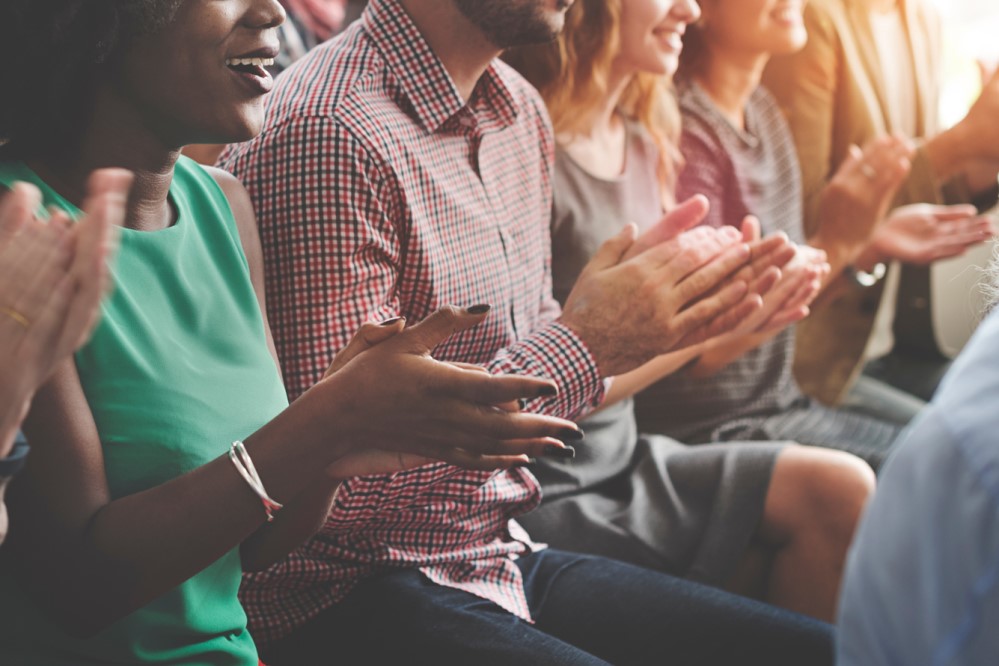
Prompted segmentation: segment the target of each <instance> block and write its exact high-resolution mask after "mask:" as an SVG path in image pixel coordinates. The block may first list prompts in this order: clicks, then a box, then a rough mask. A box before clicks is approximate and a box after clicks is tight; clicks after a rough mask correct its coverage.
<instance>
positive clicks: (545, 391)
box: [538, 384, 558, 398]
mask: <svg viewBox="0 0 999 666" xmlns="http://www.w3.org/2000/svg"><path fill="white" fill-rule="evenodd" d="M556 395H558V388H556V387H555V386H552V385H551V384H545V385H544V386H542V387H541V388H540V389H538V397H539V398H551V397H553V396H556Z"/></svg>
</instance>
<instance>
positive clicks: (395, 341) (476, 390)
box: [320, 307, 582, 479]
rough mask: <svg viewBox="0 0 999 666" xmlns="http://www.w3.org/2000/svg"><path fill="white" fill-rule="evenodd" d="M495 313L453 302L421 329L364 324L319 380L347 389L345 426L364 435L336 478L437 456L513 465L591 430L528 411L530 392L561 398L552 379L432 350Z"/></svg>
mask: <svg viewBox="0 0 999 666" xmlns="http://www.w3.org/2000/svg"><path fill="white" fill-rule="evenodd" d="M486 316H487V312H486V311H484V310H483V309H482V308H472V309H459V308H454V307H447V308H442V309H441V310H438V311H437V312H435V313H434V314H432V315H431V316H430V317H427V318H426V319H424V320H423V321H422V322H420V323H418V324H415V325H413V326H409V327H406V322H405V321H404V320H402V319H395V320H390V321H388V322H385V323H383V324H366V325H364V326H363V327H362V328H361V329H360V330H359V331H358V333H357V334H356V335H355V336H354V338H353V339H352V340H351V341H350V343H348V345H347V346H346V347H344V348H343V349H342V350H341V351H340V353H339V354H337V356H336V357H335V359H334V360H333V363H332V365H331V366H330V369H329V371H328V372H327V373H326V376H325V377H324V378H323V380H322V381H321V382H320V385H322V384H324V383H338V384H340V385H342V386H343V387H346V390H347V393H346V394H344V395H343V396H342V397H341V398H340V399H339V400H338V403H337V405H336V407H337V408H339V409H341V410H342V411H343V412H344V414H343V415H342V418H341V419H338V421H337V423H338V425H339V426H341V428H342V429H343V430H347V431H349V432H350V434H351V437H352V438H353V439H355V440H356V441H357V446H356V449H355V451H354V452H353V453H351V454H349V455H347V456H345V457H343V458H341V459H340V460H338V461H337V462H335V463H333V464H332V465H330V466H329V467H328V468H327V473H328V474H329V475H330V476H331V477H333V478H335V479H345V478H349V477H352V476H363V475H371V474H387V473H393V472H397V471H400V470H404V469H409V468H412V467H416V466H419V465H423V464H426V463H429V462H433V461H438V460H443V461H446V462H449V463H451V464H454V465H458V466H460V467H466V468H470V469H482V470H489V469H499V468H506V467H511V466H514V465H519V464H524V463H526V462H529V460H530V458H532V457H536V456H541V455H553V454H554V452H556V450H564V449H565V445H564V443H563V441H562V440H575V439H579V438H580V437H581V436H582V435H581V433H580V431H579V429H578V428H577V426H576V425H575V424H574V423H572V422H571V421H566V420H564V419H560V418H556V417H551V416H544V415H540V414H528V413H523V412H521V411H520V410H519V407H518V404H519V401H520V400H521V399H525V400H529V399H534V398H537V397H543V396H554V395H556V393H557V388H556V386H555V384H554V383H552V382H551V381H550V380H546V379H537V378H534V377H520V376H513V375H506V376H502V375H491V374H488V373H486V372H483V371H481V369H478V368H473V367H470V366H467V365H464V364H452V363H447V362H443V361H438V360H435V359H434V358H432V357H431V356H430V353H431V351H432V350H433V349H434V348H435V347H437V346H438V345H439V344H441V343H442V342H444V341H445V340H446V339H447V338H448V337H449V336H451V335H453V334H454V333H457V332H459V331H462V330H465V329H468V328H471V327H473V326H475V325H477V324H479V323H480V322H482V321H483V320H484V319H485V317H486ZM386 378H388V380H387V381H386Z"/></svg>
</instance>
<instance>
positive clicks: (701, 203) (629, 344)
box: [561, 196, 795, 376]
mask: <svg viewBox="0 0 999 666" xmlns="http://www.w3.org/2000/svg"><path fill="white" fill-rule="evenodd" d="M707 210H708V202H707V200H706V199H705V198H704V197H701V196H695V197H692V198H690V199H689V200H687V201H685V202H683V203H681V204H680V205H678V206H676V207H675V208H673V209H672V210H671V211H669V212H668V213H667V214H666V215H665V216H664V217H663V218H662V219H661V220H660V221H659V222H658V223H657V224H655V225H653V226H652V227H650V228H649V229H648V230H646V231H645V232H644V233H643V234H642V235H640V236H638V235H637V233H636V228H635V226H634V225H627V226H626V227H625V228H624V230H623V231H622V232H621V233H620V234H618V235H617V236H616V237H614V238H612V239H610V240H608V241H607V242H605V243H604V244H603V245H602V246H601V247H600V249H599V250H598V251H597V252H596V254H594V256H593V258H592V259H591V261H590V263H589V264H587V266H586V268H585V269H584V270H583V272H582V273H581V274H580V277H579V280H578V281H577V282H576V285H575V287H574V288H573V290H572V292H571V293H570V294H569V296H568V298H567V299H566V303H565V306H564V307H563V312H562V319H561V321H562V322H563V323H564V324H565V325H566V326H568V327H569V328H571V329H572V330H574V331H575V332H576V333H577V334H578V335H579V336H580V338H582V339H583V341H584V342H585V343H586V344H587V346H588V348H589V349H590V352H591V353H592V354H593V356H594V357H595V359H596V361H597V365H598V367H599V368H600V371H601V373H603V374H604V376H610V375H616V374H621V373H624V372H627V371H629V370H632V369H634V368H636V367H638V366H640V365H641V364H643V363H645V362H646V361H648V360H650V359H652V358H654V357H656V356H659V355H661V354H665V353H667V352H670V351H676V350H680V349H683V348H686V347H689V346H691V345H694V344H697V343H700V342H702V341H704V340H706V339H710V338H714V337H716V336H718V335H721V334H723V333H726V332H728V331H730V330H732V329H733V328H735V327H736V326H737V325H739V324H740V323H741V322H743V321H744V320H745V319H746V318H747V317H749V316H750V315H752V314H753V313H754V312H756V311H757V310H759V309H760V308H761V307H762V306H763V300H762V298H761V294H763V293H766V291H768V290H769V289H771V288H772V287H773V286H774V285H775V284H776V283H777V282H778V280H779V278H780V275H781V273H780V268H781V267H782V266H783V265H785V264H786V263H787V262H789V261H790V260H791V259H792V258H793V257H794V254H795V252H794V250H793V249H791V248H789V243H788V240H787V238H786V237H785V236H783V235H774V236H771V237H768V238H765V239H759V238H757V239H755V240H752V241H749V242H747V240H746V239H745V238H744V237H743V234H742V232H741V231H740V230H738V229H735V228H734V227H727V226H726V227H720V228H712V227H705V226H695V225H697V224H698V223H699V222H700V221H701V220H703V219H704V216H705V214H706V213H707Z"/></svg>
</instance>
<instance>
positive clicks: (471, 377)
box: [425, 363, 558, 405]
mask: <svg viewBox="0 0 999 666" xmlns="http://www.w3.org/2000/svg"><path fill="white" fill-rule="evenodd" d="M437 366H438V367H437V368H436V369H435V370H436V372H433V373H428V376H426V377H425V382H426V385H427V386H429V387H430V388H431V389H432V390H435V391H436V392H437V393H438V394H441V395H449V396H452V397H455V398H459V399H461V400H465V401H468V402H472V403H478V404H482V405H501V404H504V403H509V402H517V401H518V400H520V399H526V400H534V399H536V398H551V397H554V396H556V395H558V387H557V386H556V385H555V382H553V381H551V380H550V379H541V378H538V377H527V376H523V375H492V374H489V373H483V372H481V371H479V370H478V369H476V370H466V369H464V368H455V367H450V364H447V363H439V364H437Z"/></svg>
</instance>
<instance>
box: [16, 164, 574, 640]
mask: <svg viewBox="0 0 999 666" xmlns="http://www.w3.org/2000/svg"><path fill="white" fill-rule="evenodd" d="M223 182H224V186H225V188H226V189H227V191H229V193H230V196H233V195H234V193H235V194H236V195H238V191H237V190H235V189H234V188H235V185H234V184H233V183H231V182H226V181H225V179H224V178H223ZM242 197H243V200H242V201H241V200H240V197H239V196H233V198H234V208H235V209H236V211H237V216H238V217H239V218H241V219H240V233H241V238H242V241H243V243H244V244H245V245H246V246H247V248H248V252H247V256H248V259H249V260H250V263H251V265H253V264H256V266H255V267H254V268H253V269H252V272H253V275H254V277H253V281H254V283H255V284H256V285H257V286H258V287H259V284H260V267H259V249H258V248H256V247H255V242H254V235H253V233H252V226H251V225H252V218H249V217H247V215H246V207H245V194H243V195H242ZM257 293H258V296H259V295H260V293H261V292H260V291H259V289H258V292H257ZM482 318H483V317H482V316H481V315H471V314H462V313H460V312H458V311H451V312H442V313H438V314H435V315H434V316H432V317H430V318H428V320H427V322H426V324H425V326H424V325H421V326H424V327H423V328H421V327H419V326H418V327H413V328H412V329H410V330H408V331H406V332H401V333H400V334H398V335H396V336H395V337H394V338H393V339H391V340H389V341H387V342H383V343H381V344H379V345H378V346H377V347H376V348H372V349H370V350H367V351H364V352H362V353H359V354H357V355H356V356H355V357H354V358H352V359H351V360H350V361H349V362H347V363H346V364H344V365H343V367H341V368H340V369H339V370H338V371H337V372H335V373H333V374H331V375H329V376H328V377H326V378H324V379H322V380H321V381H320V382H319V383H318V384H317V385H316V386H315V387H313V388H312V389H310V390H309V391H307V392H305V393H303V395H302V396H300V397H299V399H298V400H296V401H295V402H294V403H293V404H292V405H291V406H289V407H288V408H287V409H286V410H285V411H283V412H282V413H281V414H279V415H278V416H277V417H276V418H274V419H273V420H272V421H271V422H270V423H268V424H266V425H265V426H263V427H262V428H261V429H260V430H258V431H257V432H255V433H253V434H250V435H249V436H248V437H246V438H245V445H246V448H247V450H248V451H249V453H250V455H251V457H252V458H253V461H254V463H255V465H256V468H257V469H258V471H259V473H260V475H261V477H262V479H263V482H264V485H265V487H266V488H267V490H268V492H269V493H270V495H271V496H272V497H274V498H277V499H278V500H279V501H281V502H282V503H284V504H285V506H286V508H285V509H284V510H283V511H282V512H281V513H280V514H279V518H278V519H277V520H275V523H274V524H271V525H269V526H268V529H266V530H262V531H261V530H260V528H261V526H263V525H264V521H265V519H264V512H263V510H262V507H261V505H260V501H259V499H258V498H257V497H256V496H255V495H254V494H253V492H252V491H251V490H250V488H249V486H248V485H247V484H246V482H245V481H244V480H243V479H242V478H241V477H240V476H239V474H238V473H237V471H236V470H235V468H234V467H233V465H232V463H231V462H230V461H229V460H228V457H227V456H221V457H219V458H217V459H216V460H214V461H212V462H210V463H208V464H206V465H203V466H202V467H200V468H198V469H196V470H193V471H191V472H189V473H187V474H184V475H182V476H180V477H177V478H175V479H172V480H171V481H168V482H166V483H163V484H161V485H159V486H156V487H154V488H150V489H148V490H145V491H142V492H138V493H135V494H133V495H129V496H125V497H121V498H118V499H115V500H112V498H111V497H110V494H109V490H108V484H107V478H106V476H105V470H104V460H103V454H102V448H101V442H100V437H99V434H98V432H97V428H96V425H95V423H94V419H93V416H92V414H91V412H90V409H89V406H88V404H87V400H86V397H85V395H84V393H83V390H82V388H81V385H80V380H79V376H78V375H77V372H76V367H75V364H74V363H73V362H72V361H71V360H70V361H66V362H64V363H62V365H61V366H59V367H58V369H57V370H56V372H55V374H54V376H53V377H52V379H51V380H50V381H49V382H48V383H47V384H46V385H45V386H43V387H42V389H41V390H40V391H39V393H38V394H37V396H36V398H35V400H34V402H33V404H32V407H31V411H30V413H29V415H28V418H27V420H26V422H25V432H26V433H27V435H28V437H29V439H30V440H31V442H32V445H33V451H32V456H31V460H30V461H29V464H28V466H27V468H26V469H25V473H24V475H23V477H21V478H19V479H18V483H17V484H15V486H14V487H13V488H12V490H13V491H14V494H13V497H12V500H13V504H15V505H16V507H15V510H14V512H13V515H14V517H15V526H14V530H15V536H14V538H13V540H12V543H11V544H10V546H12V547H13V548H14V550H15V554H16V555H19V556H20V559H21V562H22V564H23V565H24V567H25V569H26V571H27V573H28V574H29V576H30V578H31V580H32V584H33V585H34V586H35V587H36V589H37V590H38V593H39V598H41V599H44V600H45V603H46V604H47V605H48V606H49V609H50V611H51V612H52V614H53V615H54V616H55V618H56V619H57V620H58V621H60V622H61V623H62V624H64V625H65V627H66V629H67V631H70V632H71V633H74V634H81V635H89V634H92V633H95V632H97V631H99V630H100V629H102V628H103V627H106V626H107V625H109V624H110V623H112V622H114V621H115V620H117V619H119V618H121V617H123V616H124V615H127V614H128V613H130V612H132V611H134V610H136V609H138V608H140V607H142V606H143V605H145V604H146V603H148V602H149V601H151V600H152V599H154V598H156V597H157V596H159V595H161V594H163V593H164V592H166V591H168V590H170V589H172V588H173V587H175V586H176V585H178V584H179V583H181V582H183V581H184V580H186V579H188V578H189V577H191V576H192V575H194V574H195V573H197V572H198V571H200V570H202V569H204V568H205V567H207V566H208V565H210V564H211V563H213V562H215V561H216V560H217V559H218V558H219V557H221V556H222V555H223V554H224V553H226V552H228V551H229V550H231V549H232V548H233V547H235V546H237V545H239V544H242V543H243V542H244V541H246V540H247V539H248V538H250V537H251V536H252V537H254V538H253V539H251V540H250V541H249V542H247V543H246V546H245V548H244V549H243V552H242V554H243V556H244V558H245V561H246V562H247V564H248V565H249V566H263V565H265V564H266V563H267V562H269V561H272V560H274V559H275V558H277V557H280V556H281V555H283V554H285V553H286V552H287V551H288V550H289V549H290V548H291V547H292V546H293V545H294V544H295V543H297V542H298V541H300V540H301V539H302V538H304V536H307V534H308V532H309V529H310V528H312V527H314V526H315V525H316V524H317V522H318V521H320V520H321V516H322V515H323V512H324V510H325V508H326V507H328V503H329V501H330V498H331V495H332V493H333V492H334V490H335V488H336V480H335V479H332V480H331V479H330V478H329V477H328V476H327V470H326V467H327V466H328V465H330V464H331V463H334V462H336V461H338V460H342V459H343V458H345V457H346V456H348V455H349V454H352V453H353V452H354V451H355V450H357V449H358V447H362V448H363V447H366V446H369V445H370V446H373V447H384V448H386V449H388V450H393V451H396V450H400V451H402V450H403V449H405V451H403V452H404V453H415V454H417V455H419V456H426V455H429V456H430V457H434V458H438V459H449V460H451V459H457V460H458V461H459V462H461V463H468V462H469V460H468V459H469V458H473V457H475V456H472V455H470V453H469V452H471V453H477V454H478V456H479V457H478V458H477V459H476V460H473V461H471V462H472V464H477V465H478V466H479V467H486V468H490V469H494V468H496V467H503V466H509V465H510V464H514V463H515V462H516V461H518V460H521V459H522V457H523V455H525V454H526V455H537V452H538V451H540V450H541V449H542V448H543V447H544V446H547V445H550V444H551V443H552V440H551V438H550V436H553V435H556V434H561V433H563V432H564V430H565V428H566V427H567V426H568V425H569V424H567V423H566V422H564V421H562V420H558V419H551V418H548V417H542V416H537V415H527V414H510V413H508V412H505V411H503V410H501V409H493V408H491V406H495V405H503V404H506V403H508V402H509V401H511V400H516V399H517V398H518V397H526V396H529V397H534V396H536V395H538V393H539V392H540V391H541V390H542V389H549V390H550V389H552V385H551V383H550V382H547V381H542V380H537V379H530V378H522V377H506V378H499V377H492V376H486V375H483V374H482V373H475V372H470V371H467V370H462V369H458V368H454V367H453V366H449V365H447V364H443V363H437V362H436V361H433V360H432V359H430V358H429V350H430V348H431V347H432V345H434V344H436V343H437V342H440V341H442V340H443V339H445V338H446V337H447V336H448V335H450V334H451V333H453V332H454V331H457V330H462V329H463V328H468V327H469V326H471V325H474V324H477V323H479V322H480V321H481V320H482ZM400 328H401V327H400ZM428 330H432V331H433V334H427V333H426V332H427V331H428ZM421 336H422V337H421ZM423 338H426V341H424V340H423ZM414 341H415V342H414ZM428 345H430V346H428ZM390 375H391V376H394V377H399V378H405V379H401V380H400V381H399V382H384V381H382V378H384V377H386V376H390ZM414 415H415V416H414ZM404 434H405V436H403V435H404ZM458 450H460V451H461V456H460V457H457V458H456V454H455V451H458Z"/></svg>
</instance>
